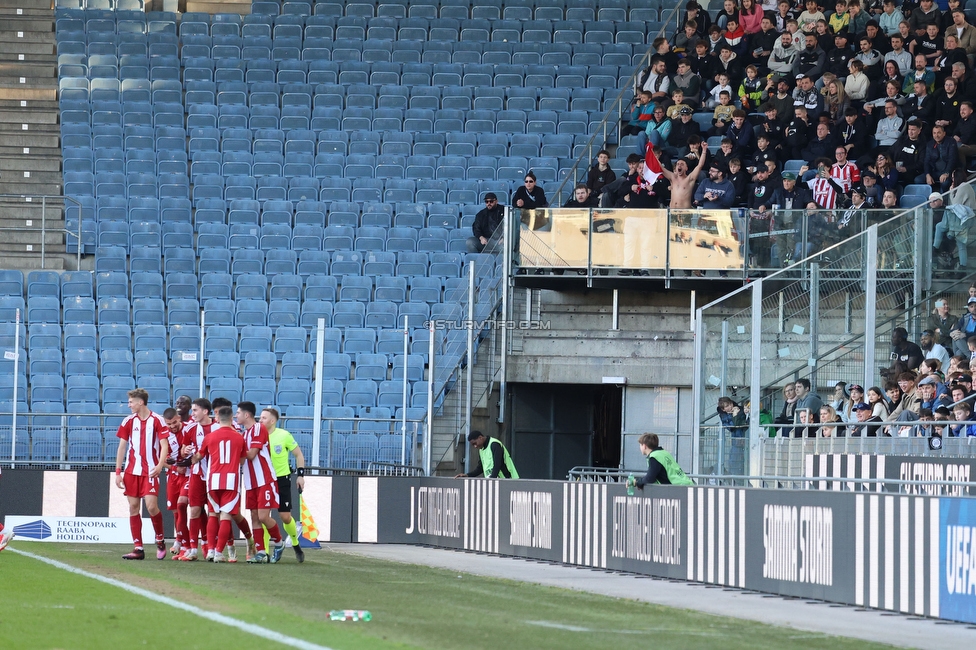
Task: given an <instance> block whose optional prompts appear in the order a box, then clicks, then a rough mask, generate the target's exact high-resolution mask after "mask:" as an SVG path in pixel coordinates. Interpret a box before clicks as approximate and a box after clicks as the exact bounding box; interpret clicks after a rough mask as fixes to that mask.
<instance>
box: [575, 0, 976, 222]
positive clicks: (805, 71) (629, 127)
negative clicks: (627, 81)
mask: <svg viewBox="0 0 976 650" xmlns="http://www.w3.org/2000/svg"><path fill="white" fill-rule="evenodd" d="M944 1H945V0H940V2H944ZM653 49H654V52H655V54H654V55H653V56H652V58H651V62H650V65H649V66H648V67H647V68H646V69H645V70H643V71H641V73H640V74H639V75H638V79H637V83H636V85H635V88H634V91H635V102H634V106H633V110H632V113H631V114H630V115H629V116H628V118H629V119H625V120H624V122H625V123H624V125H623V127H622V133H623V135H636V136H637V143H636V151H635V152H634V153H633V154H631V156H630V157H629V158H628V164H629V165H631V167H632V168H631V169H629V170H628V175H627V176H628V177H627V178H625V179H608V176H607V174H605V173H604V170H605V169H606V161H605V160H601V161H599V162H598V163H597V164H596V165H594V168H593V170H592V172H591V174H590V177H589V178H588V179H587V183H586V185H587V189H589V190H590V192H592V194H593V195H594V197H595V196H597V195H600V194H603V195H604V196H603V197H602V198H601V201H600V205H601V206H602V207H672V208H681V207H703V208H715V209H717V208H721V209H728V208H731V207H748V208H753V209H757V210H758V209H763V210H765V209H768V208H771V207H773V206H774V205H775V206H777V207H780V208H793V209H800V210H802V209H805V208H808V207H809V204H811V203H814V204H816V205H815V207H819V208H820V209H826V210H843V209H845V208H847V207H849V206H852V205H853V206H859V207H864V208H872V207H882V206H885V207H894V205H886V204H884V203H883V201H884V197H885V193H886V192H889V191H890V192H891V193H892V197H891V199H893V200H894V202H895V204H897V200H898V197H899V196H900V193H901V190H902V188H903V187H904V186H905V185H908V184H927V185H929V186H930V187H931V189H932V191H933V192H945V191H947V190H949V189H950V187H951V186H953V184H954V182H956V183H958V179H959V176H962V177H964V176H965V172H966V170H967V168H968V165H967V161H968V158H969V157H971V156H976V118H974V117H973V113H974V107H973V102H976V77H974V72H973V70H972V67H971V66H972V62H973V58H974V55H976V27H974V26H972V25H970V24H969V23H968V22H967V20H966V15H965V13H964V11H963V7H962V4H961V2H960V0H948V2H947V4H946V5H945V7H942V8H941V9H940V7H939V6H936V5H935V4H934V3H933V1H932V0H904V2H901V4H900V6H897V0H866V1H865V2H863V3H862V2H861V0H837V2H836V3H833V2H830V1H829V0H806V1H805V2H804V1H803V0H779V1H778V2H777V1H776V0H766V1H765V2H763V3H762V4H758V3H757V2H756V0H741V5H740V4H737V1H736V0H725V1H724V4H723V8H722V10H721V11H718V12H717V13H715V14H714V15H709V13H708V12H707V11H705V9H704V8H702V7H701V6H700V5H698V3H697V2H695V1H694V0H692V1H691V2H689V3H688V5H687V11H686V13H685V15H684V22H683V24H682V27H681V28H680V29H679V30H678V31H677V33H675V34H674V35H673V37H672V38H671V39H670V40H668V39H665V38H663V37H661V38H658V39H656V40H655V41H654V43H653ZM696 112H697V113H708V114H710V124H711V125H710V126H707V127H705V126H704V125H703V124H702V123H701V122H703V121H704V120H695V119H694V117H695V115H694V114H695V113H696ZM712 136H720V137H721V146H720V147H716V148H712V150H711V151H709V150H705V149H704V148H703V146H702V142H703V140H705V139H707V138H708V137H712ZM647 145H650V147H648V146H647ZM649 151H652V152H653V155H654V157H655V159H656V160H659V161H660V163H661V165H662V167H663V168H664V169H665V170H674V172H675V173H677V171H678V170H677V165H678V162H680V161H683V163H684V165H683V166H684V168H685V169H687V170H688V171H691V170H701V172H702V175H701V177H700V181H701V184H706V183H707V184H710V185H711V186H712V187H711V188H710V189H709V190H707V191H706V192H701V191H699V192H696V193H695V194H694V195H693V202H692V203H693V204H692V205H686V203H687V201H686V197H687V194H686V193H685V192H680V194H681V197H680V201H678V203H680V205H676V204H675V202H674V201H672V196H671V193H670V185H671V182H670V181H671V179H670V178H669V176H670V174H668V175H664V174H662V175H661V176H660V177H659V178H658V179H657V180H656V182H655V183H654V184H653V185H651V184H649V183H642V182H641V175H640V169H639V168H640V167H641V166H643V165H645V164H650V163H649V161H650V156H651V155H652V154H651V153H649ZM703 158H704V160H702V159H703ZM791 160H792V161H803V162H804V165H803V166H802V167H800V168H799V169H798V170H791V171H790V172H786V173H784V172H783V169H784V167H785V163H786V162H787V161H791ZM957 170H959V171H961V172H963V173H962V174H961V175H957V176H956V177H955V178H954V175H953V172H955V171H957ZM635 171H636V172H637V173H636V174H635ZM644 178H645V179H646V175H644ZM634 181H636V182H634ZM783 181H788V182H790V187H789V189H787V190H786V192H783V191H782V190H784V189H786V185H785V184H784V183H783ZM794 188H795V189H794ZM699 189H700V188H699ZM716 190H717V191H716ZM777 191H779V194H780V195H784V196H778V197H776V199H774V197H773V193H774V192H777ZM706 194H707V196H706ZM784 198H785V201H786V202H785V204H784V201H783V199H784ZM889 203H891V201H889ZM968 207H970V208H972V209H976V202H974V204H973V205H970V206H968ZM837 220H838V221H839V217H838V218H837ZM755 225H756V226H761V224H755ZM845 225H846V224H845ZM837 226H838V224H835V225H834V227H835V228H836V227H837Z"/></svg>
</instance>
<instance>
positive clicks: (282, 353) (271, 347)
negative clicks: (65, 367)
mask: <svg viewBox="0 0 976 650" xmlns="http://www.w3.org/2000/svg"><path fill="white" fill-rule="evenodd" d="M13 326H14V324H13V323H7V324H0V330H2V329H3V328H5V327H10V328H13ZM21 329H22V330H23V329H24V327H23V325H21ZM204 330H205V332H204V331H202V330H201V328H200V326H199V325H173V326H170V327H166V326H163V325H136V326H135V327H134V328H133V327H130V326H129V325H120V324H112V325H99V326H98V327H97V328H96V326H95V325H89V324H74V325H65V326H64V327H61V326H60V325H57V324H52V323H31V325H30V326H29V327H28V328H26V334H25V335H24V336H23V337H21V342H20V349H24V348H23V345H24V344H23V341H24V340H26V341H27V348H26V349H27V350H29V351H30V355H31V357H30V358H29V359H28V362H31V361H33V360H35V359H34V357H33V355H34V354H35V353H36V352H40V351H54V352H55V353H57V354H60V353H61V351H62V350H64V351H65V352H66V353H67V351H68V350H75V351H79V350H80V351H82V352H78V354H80V355H90V354H91V352H92V351H94V350H98V351H99V352H100V353H101V352H106V351H110V350H113V351H114V350H123V351H126V352H128V351H130V350H135V352H136V354H137V355H138V353H139V352H143V351H145V352H151V353H154V354H156V353H158V354H165V353H166V352H171V353H172V354H173V359H172V360H173V361H174V362H176V361H183V359H182V358H178V357H177V353H180V352H196V351H199V349H200V337H201V336H204V334H205V336H204V351H205V352H207V353H209V352H213V351H233V352H239V353H240V354H241V355H243V356H244V357H245V361H247V355H249V354H252V353H261V354H272V355H275V356H276V358H277V359H278V360H279V361H282V362H283V363H284V364H286V365H287V364H289V363H290V361H289V359H288V358H287V356H286V355H289V354H295V353H304V352H312V351H314V349H315V347H316V345H317V334H316V332H315V330H314V329H306V328H302V327H277V328H274V327H268V326H255V325H248V326H245V327H240V328H238V327H234V326H232V325H207V326H206V328H204ZM324 334H325V339H324V341H325V343H324V351H325V352H328V353H333V352H336V353H338V352H345V353H347V354H351V355H352V354H358V353H369V354H384V355H386V356H387V358H388V361H390V362H392V359H393V355H396V354H400V353H402V351H403V338H404V332H403V330H402V329H395V330H384V329H380V330H377V329H372V328H348V329H340V328H338V327H330V328H326V330H325V333H324ZM407 336H408V340H409V344H410V352H411V353H412V354H420V355H423V356H426V355H427V353H428V345H429V343H430V332H429V330H427V329H426V328H423V327H420V326H419V325H418V324H417V323H414V324H413V325H412V326H411V327H409V328H408V334H407ZM262 337H263V338H262ZM446 339H447V337H446V335H445V334H444V332H443V331H442V330H435V332H434V344H435V346H434V347H435V351H436V352H437V353H440V351H441V350H442V348H443V345H444V342H445V341H446ZM0 340H3V341H4V346H5V347H8V348H14V347H15V341H14V336H0ZM62 340H63V345H62ZM75 356H76V357H77V354H76V355H75ZM59 358H60V357H59ZM425 361H426V360H425ZM33 373H34V369H33V368H31V370H30V374H33ZM109 374H112V373H109ZM125 374H132V368H131V359H130V368H129V370H127V371H126V372H125ZM136 374H137V375H140V374H146V373H142V372H139V370H138V368H137V369H136Z"/></svg>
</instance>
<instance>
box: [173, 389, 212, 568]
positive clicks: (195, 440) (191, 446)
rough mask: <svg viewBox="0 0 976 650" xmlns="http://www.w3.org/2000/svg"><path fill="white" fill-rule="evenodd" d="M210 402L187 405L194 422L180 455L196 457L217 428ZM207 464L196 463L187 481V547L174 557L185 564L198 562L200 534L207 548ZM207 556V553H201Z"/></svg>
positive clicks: (199, 400) (186, 434) (186, 433)
mask: <svg viewBox="0 0 976 650" xmlns="http://www.w3.org/2000/svg"><path fill="white" fill-rule="evenodd" d="M210 411H211V405H210V400H208V399H206V398H204V397H199V398H197V399H195V400H193V402H192V405H191V406H190V415H191V416H192V417H193V421H192V422H191V423H190V426H189V427H187V429H186V430H185V431H184V436H185V438H184V446H183V450H182V453H183V456H186V457H194V458H195V457H196V454H197V452H199V450H200V448H201V447H202V446H203V442H204V440H205V439H206V437H207V435H208V434H209V433H210V432H211V430H213V429H216V428H217V427H218V425H217V423H216V422H214V421H213V420H212V419H211V418H210ZM206 477H207V463H206V461H203V462H195V463H194V464H193V466H192V468H191V469H190V476H189V479H188V480H187V486H186V496H187V503H188V506H189V512H188V513H187V516H188V526H187V533H188V534H189V539H188V545H189V548H188V549H186V550H185V551H184V552H183V553H181V554H180V555H178V556H177V557H178V558H179V559H181V560H184V561H187V562H194V561H196V560H197V559H198V550H197V548H198V542H197V540H198V538H199V537H200V536H201V535H202V536H203V539H204V545H206V540H207V535H206V530H207V518H206V517H205V516H204V514H203V507H204V505H205V504H206V501H207V484H206ZM204 555H206V550H205V551H204Z"/></svg>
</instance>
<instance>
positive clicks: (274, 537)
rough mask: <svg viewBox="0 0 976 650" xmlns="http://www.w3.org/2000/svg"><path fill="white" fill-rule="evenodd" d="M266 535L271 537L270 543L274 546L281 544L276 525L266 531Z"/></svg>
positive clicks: (279, 533)
mask: <svg viewBox="0 0 976 650" xmlns="http://www.w3.org/2000/svg"><path fill="white" fill-rule="evenodd" d="M268 535H269V536H270V537H271V541H272V542H274V543H275V544H279V543H281V529H279V528H278V524H277V523H276V524H274V525H273V526H272V527H271V528H269V529H268Z"/></svg>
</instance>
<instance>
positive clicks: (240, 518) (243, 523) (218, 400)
mask: <svg viewBox="0 0 976 650" xmlns="http://www.w3.org/2000/svg"><path fill="white" fill-rule="evenodd" d="M224 406H227V407H230V408H231V409H233V407H234V405H233V403H232V402H231V401H230V400H229V399H227V398H226V397H215V398H213V410H214V412H216V411H217V409H219V408H221V407H224ZM231 427H233V429H234V430H235V431H237V433H238V434H239V435H241V436H243V435H244V429H242V428H241V427H240V425H238V424H237V423H236V422H234V421H233V420H231ZM232 518H233V520H234V523H235V524H237V527H238V528H239V529H240V531H241V534H242V535H244V539H245V540H246V541H247V557H248V558H250V557H253V556H254V537H253V536H252V535H251V526H250V525H249V524H248V523H247V519H246V518H245V517H244V515H242V514H241V513H240V511H238V512H236V513H234V515H233V517H232ZM209 522H210V523H209V524H208V530H209V527H210V526H217V525H218V523H217V519H216V517H215V516H211V518H210V520H209ZM214 530H215V531H216V530H217V529H216V528H214ZM215 534H216V533H215ZM208 537H209V535H208ZM234 539H235V538H234V537H231V538H230V543H229V544H228V545H227V558H228V559H227V561H228V562H232V563H233V562H237V549H236V547H235V546H234ZM210 555H211V554H210V553H207V559H208V560H209V559H211V557H210Z"/></svg>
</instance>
